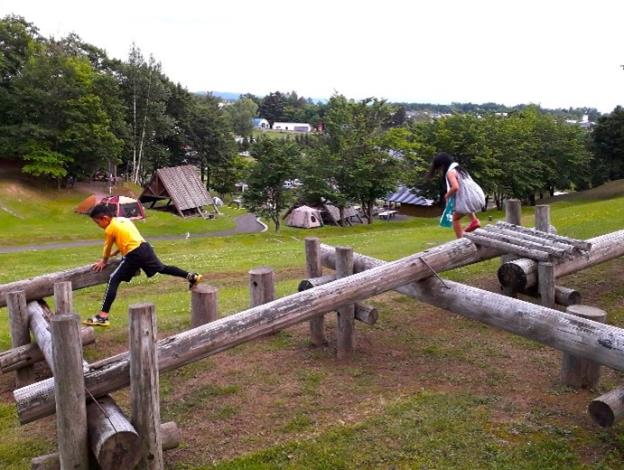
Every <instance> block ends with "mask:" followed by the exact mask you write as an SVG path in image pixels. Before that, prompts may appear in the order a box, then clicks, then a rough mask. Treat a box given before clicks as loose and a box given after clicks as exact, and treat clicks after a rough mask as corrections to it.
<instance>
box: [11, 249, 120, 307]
mask: <svg viewBox="0 0 624 470" xmlns="http://www.w3.org/2000/svg"><path fill="white" fill-rule="evenodd" d="M120 262H121V260H118V259H114V260H111V261H109V263H108V265H107V266H106V267H105V268H104V269H103V270H102V271H100V272H95V271H92V270H91V266H92V265H88V266H81V267H79V268H73V269H68V270H65V271H58V272H55V273H51V274H44V275H42V276H36V277H32V278H30V279H24V280H21V281H15V282H10V283H8V284H2V285H0V307H6V304H7V300H6V295H7V294H8V293H9V292H15V291H24V292H25V293H26V301H27V302H30V301H31V300H39V299H43V298H44V297H49V296H51V295H52V294H53V293H54V284H56V283H57V282H63V281H70V282H71V283H72V289H73V290H77V289H83V288H85V287H90V286H95V285H98V284H104V283H105V282H107V281H108V277H109V276H110V275H111V274H112V273H113V271H114V270H115V269H116V268H117V266H119V263H120Z"/></svg>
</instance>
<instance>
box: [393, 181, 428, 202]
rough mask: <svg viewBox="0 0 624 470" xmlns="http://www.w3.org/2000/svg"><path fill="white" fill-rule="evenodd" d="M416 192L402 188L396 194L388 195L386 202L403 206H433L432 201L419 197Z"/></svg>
mask: <svg viewBox="0 0 624 470" xmlns="http://www.w3.org/2000/svg"><path fill="white" fill-rule="evenodd" d="M416 191H417V190H414V189H410V188H408V187H406V186H400V187H399V189H397V190H396V191H395V192H394V193H391V194H388V196H387V197H386V200H387V201H388V202H400V203H401V204H412V205H414V206H431V205H433V200H432V199H427V198H425V197H423V196H419V195H418V194H417V193H416Z"/></svg>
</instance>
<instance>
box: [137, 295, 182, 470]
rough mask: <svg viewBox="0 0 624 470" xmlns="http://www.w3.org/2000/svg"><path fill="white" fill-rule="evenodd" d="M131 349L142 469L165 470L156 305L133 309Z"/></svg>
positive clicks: (140, 306) (139, 305)
mask: <svg viewBox="0 0 624 470" xmlns="http://www.w3.org/2000/svg"><path fill="white" fill-rule="evenodd" d="M191 331H192V330H191ZM129 349H130V350H129V353H130V395H131V402H132V420H131V421H132V424H133V425H134V427H135V428H136V430H137V432H138V433H139V437H140V440H141V458H140V461H139V462H140V463H139V467H140V468H144V469H154V470H161V469H163V468H164V461H163V451H162V437H161V435H160V390H159V383H158V352H157V350H156V309H155V308H154V305H152V304H135V305H131V306H130V348H129Z"/></svg>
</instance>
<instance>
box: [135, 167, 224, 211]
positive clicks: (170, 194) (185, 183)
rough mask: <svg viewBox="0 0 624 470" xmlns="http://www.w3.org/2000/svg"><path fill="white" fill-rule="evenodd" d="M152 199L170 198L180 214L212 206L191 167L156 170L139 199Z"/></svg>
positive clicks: (196, 172) (206, 192)
mask: <svg viewBox="0 0 624 470" xmlns="http://www.w3.org/2000/svg"><path fill="white" fill-rule="evenodd" d="M154 198H158V199H165V198H170V199H171V201H172V202H173V204H174V205H175V207H176V209H178V211H179V212H180V213H181V212H182V211H184V210H187V209H195V208H198V207H202V206H205V205H211V204H213V200H212V198H211V197H210V194H208V191H207V190H206V187H205V186H204V185H203V183H202V182H201V180H200V179H199V174H198V170H197V168H196V167H194V166H193V165H183V166H175V167H170V168H160V169H158V170H156V172H155V173H154V174H153V175H152V179H151V181H150V182H149V184H148V185H147V186H146V187H145V189H144V190H143V193H142V194H141V197H140V198H139V199H140V200H141V201H145V200H152V199H154Z"/></svg>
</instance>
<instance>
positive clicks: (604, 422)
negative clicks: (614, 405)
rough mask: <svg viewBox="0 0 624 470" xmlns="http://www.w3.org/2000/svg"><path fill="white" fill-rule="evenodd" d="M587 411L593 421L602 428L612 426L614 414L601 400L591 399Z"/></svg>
mask: <svg viewBox="0 0 624 470" xmlns="http://www.w3.org/2000/svg"><path fill="white" fill-rule="evenodd" d="M587 411H588V412H589V415H590V416H591V418H592V419H593V420H594V422H595V423H596V424H598V425H600V426H602V427H603V428H608V427H610V426H613V423H614V422H615V414H614V413H613V410H612V409H611V407H610V406H609V405H608V404H607V403H605V402H603V401H600V400H592V402H591V403H590V404H589V407H588V410H587Z"/></svg>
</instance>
